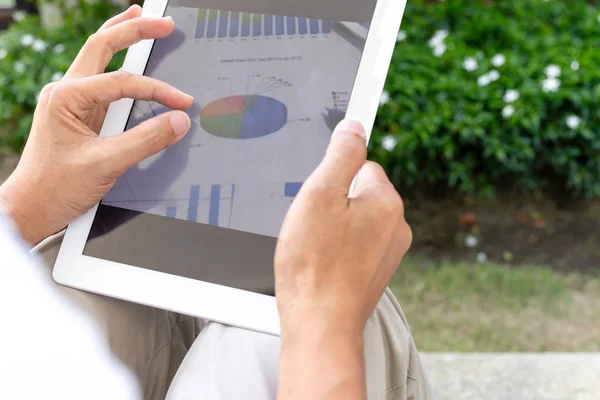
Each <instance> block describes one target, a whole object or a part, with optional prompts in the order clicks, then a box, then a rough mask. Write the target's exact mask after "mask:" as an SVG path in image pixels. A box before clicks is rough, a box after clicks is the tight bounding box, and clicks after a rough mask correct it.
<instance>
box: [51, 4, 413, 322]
mask: <svg viewBox="0 0 600 400" xmlns="http://www.w3.org/2000/svg"><path fill="white" fill-rule="evenodd" d="M405 3H406V1H405V0H327V1H323V0H286V1H281V0H244V1H239V0H146V2H145V4H144V8H143V13H142V16H146V17H150V16H151V17H159V16H163V15H164V16H170V17H172V18H173V20H174V21H175V26H176V28H175V32H174V33H173V34H172V35H170V36H169V37H167V38H165V39H161V40H156V41H144V42H141V43H139V44H137V45H135V46H133V47H132V48H130V49H129V51H128V53H127V56H126V59H125V63H124V65H123V69H124V70H126V71H129V72H132V73H137V74H145V75H147V76H151V77H154V78H157V79H160V80H163V81H166V82H168V83H170V84H172V85H173V86H175V87H177V88H179V89H181V90H183V91H184V92H186V93H189V94H191V95H193V96H194V98H195V102H194V105H193V106H192V107H191V108H190V109H189V110H187V112H188V114H189V115H190V117H191V119H192V128H191V131H190V132H189V133H188V135H187V136H186V137H185V139H184V140H182V141H180V142H179V143H177V144H176V145H174V146H172V147H170V148H168V149H166V150H164V151H162V152H161V153H159V154H157V155H155V156H153V157H150V158H149V159H147V160H145V161H144V162H142V163H141V164H139V165H137V166H136V167H135V168H132V169H131V170H129V171H128V172H126V173H125V174H124V175H123V176H122V177H121V178H120V179H119V180H118V181H117V183H116V185H115V186H114V188H113V189H112V190H111V191H110V192H109V193H108V194H107V195H106V197H105V198H104V199H103V200H102V201H101V202H100V204H99V205H97V206H96V207H94V208H93V209H92V210H90V211H89V212H88V213H87V214H86V215H84V216H83V217H81V218H79V219H77V220H76V221H75V222H73V223H72V224H71V225H70V226H69V227H68V229H67V232H66V236H65V239H64V241H63V245H62V247H61V249H60V253H59V256H58V259H57V262H56V265H55V268H54V279H55V280H56V281H57V282H58V283H60V284H64V285H67V286H71V287H75V288H79V289H83V290H86V291H90V292H94V293H98V294H103V295H107V296H111V297H115V298H120V299H124V300H128V301H132V302H137V303H141V304H145V305H149V306H154V307H158V308H162V309H166V310H170V311H175V312H178V313H182V314H187V315H192V316H196V317H202V318H205V319H209V320H213V321H218V322H222V323H226V324H229V325H233V326H239V327H243V328H247V329H252V330H257V331H261V332H265V333H270V334H278V333H279V318H278V314H277V309H276V303H275V298H274V277H273V255H274V250H275V244H276V240H277V235H278V232H279V230H280V228H281V225H282V222H283V219H284V217H285V214H286V212H287V210H288V208H289V206H290V204H291V203H292V202H293V201H294V197H295V196H296V194H297V193H298V191H299V190H300V188H301V186H302V183H303V182H304V181H305V180H306V178H307V177H308V176H309V175H310V174H311V172H312V171H313V170H314V169H315V167H316V166H317V165H318V163H319V162H320V161H321V159H322V157H323V155H324V153H325V150H326V147H327V145H328V142H329V139H330V136H331V133H332V131H333V128H334V127H335V125H336V124H337V123H338V122H339V121H340V120H342V119H343V118H344V117H345V116H346V115H348V116H350V117H352V118H354V119H357V120H359V121H361V122H362V123H363V124H364V125H365V128H366V129H367V132H370V130H371V128H372V126H373V122H374V120H375V115H376V113H377V108H378V105H379V99H380V96H381V92H382V90H383V85H384V82H385V78H386V74H387V70H388V67H389V63H390V59H391V56H392V52H393V48H394V44H395V41H396V36H397V32H398V29H399V26H400V21H401V18H402V14H403V12H404V7H405ZM165 111H168V110H167V109H166V108H165V107H164V106H161V105H160V104H156V103H153V102H147V101H133V100H121V101H119V102H116V103H114V104H112V105H111V106H110V108H109V110H108V114H107V117H106V121H105V123H104V126H103V128H102V132H101V135H102V136H112V135H118V134H120V133H122V132H123V131H124V130H127V129H130V128H131V127H133V126H135V125H136V124H139V123H140V122H142V121H144V120H147V119H149V118H152V117H154V116H155V115H158V114H160V113H162V112H165Z"/></svg>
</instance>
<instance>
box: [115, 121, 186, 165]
mask: <svg viewBox="0 0 600 400" xmlns="http://www.w3.org/2000/svg"><path fill="white" fill-rule="evenodd" d="M190 126H191V121H190V117H188V115H187V114H186V113H184V112H183V111H170V112H166V113H163V114H160V115H158V116H156V117H154V118H152V119H149V120H147V121H144V122H143V123H141V124H139V125H138V126H136V127H135V128H132V129H130V130H128V131H126V132H124V133H122V134H121V135H118V136H111V137H108V138H105V140H104V143H105V146H107V147H109V150H108V151H109V153H110V154H111V157H112V165H113V167H114V168H116V169H117V170H118V171H119V172H124V171H126V170H128V169H129V168H131V167H133V166H134V165H136V164H139V163H140V162H142V161H143V160H145V159H146V158H148V157H150V156H151V155H154V154H156V153H158V152H159V151H161V150H164V149H165V148H167V147H169V146H171V145H173V144H175V143H177V142H179V141H180V140H181V139H183V137H184V136H185V134H186V133H187V132H188V131H189V130H190Z"/></svg>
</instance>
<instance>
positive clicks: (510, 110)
mask: <svg viewBox="0 0 600 400" xmlns="http://www.w3.org/2000/svg"><path fill="white" fill-rule="evenodd" d="M514 113H515V106H513V105H512V104H509V105H507V106H506V107H504V108H503V109H502V117H504V119H509V118H510V117H512V116H513V114H514Z"/></svg>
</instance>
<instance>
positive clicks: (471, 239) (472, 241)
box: [465, 235, 479, 247]
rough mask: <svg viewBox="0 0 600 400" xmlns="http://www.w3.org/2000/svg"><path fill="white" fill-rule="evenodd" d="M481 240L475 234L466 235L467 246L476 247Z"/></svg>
mask: <svg viewBox="0 0 600 400" xmlns="http://www.w3.org/2000/svg"><path fill="white" fill-rule="evenodd" d="M478 242H479V241H478V240H477V238H476V237H475V236H473V235H468V236H467V237H465V246H467V247H475V246H477V243H478Z"/></svg>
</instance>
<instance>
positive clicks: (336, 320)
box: [281, 310, 364, 350]
mask: <svg viewBox="0 0 600 400" xmlns="http://www.w3.org/2000/svg"><path fill="white" fill-rule="evenodd" d="M311 311H312V312H310V313H295V314H293V315H292V316H289V315H283V316H282V319H281V345H282V348H293V347H295V346H298V345H303V344H304V343H305V342H309V343H313V344H316V343H319V346H320V345H321V344H322V345H327V344H328V342H329V341H336V342H337V341H339V342H340V344H342V345H344V346H345V347H356V348H360V349H361V350H362V346H363V343H364V340H363V330H364V326H361V324H358V323H354V322H353V321H352V319H350V318H347V317H343V316H341V315H339V314H338V315H335V314H331V313H320V312H319V310H311ZM321 311H322V310H321Z"/></svg>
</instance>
